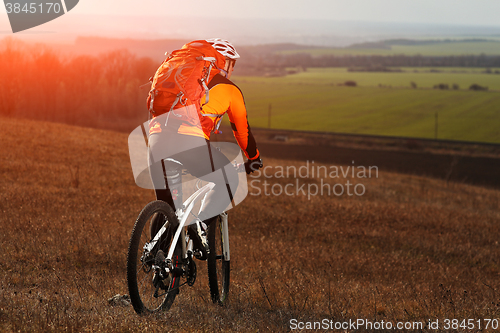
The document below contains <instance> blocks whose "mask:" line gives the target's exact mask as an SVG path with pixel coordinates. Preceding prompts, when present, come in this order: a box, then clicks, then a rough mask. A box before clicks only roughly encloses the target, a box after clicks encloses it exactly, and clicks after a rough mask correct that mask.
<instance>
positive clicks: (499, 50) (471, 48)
mask: <svg viewBox="0 0 500 333" xmlns="http://www.w3.org/2000/svg"><path fill="white" fill-rule="evenodd" d="M281 53H282V54H294V53H310V54H311V55H313V56H323V55H336V56H343V55H384V56H386V55H399V54H405V55H408V56H411V55H418V54H419V55H422V56H449V55H480V54H486V55H500V42H499V41H493V40H492V41H480V42H455V43H437V44H425V45H392V46H391V47H390V48H387V49H383V48H311V49H301V50H289V51H283V52H281Z"/></svg>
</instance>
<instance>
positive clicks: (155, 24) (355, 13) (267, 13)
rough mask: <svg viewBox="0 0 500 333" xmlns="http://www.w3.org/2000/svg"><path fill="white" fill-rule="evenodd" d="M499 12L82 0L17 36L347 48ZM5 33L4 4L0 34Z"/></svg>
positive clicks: (344, 2)
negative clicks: (218, 39) (214, 38)
mask: <svg viewBox="0 0 500 333" xmlns="http://www.w3.org/2000/svg"><path fill="white" fill-rule="evenodd" d="M2 12H3V13H2ZM87 14H92V15H94V16H93V17H88V16H87ZM131 16H134V17H131ZM151 16H154V17H151ZM499 17H500V0H304V1H302V0H300V1H298V0H245V1H243V0H238V1H235V0H80V2H79V3H78V5H77V6H76V7H75V8H74V9H73V10H72V11H71V12H69V13H68V14H67V15H64V16H62V17H60V18H58V19H56V20H53V21H51V22H48V23H46V24H43V25H40V26H38V27H35V28H33V29H29V30H27V31H24V32H22V33H20V34H18V35H17V36H19V37H22V38H36V39H40V40H41V39H42V38H44V39H49V38H53V39H61V40H62V39H67V40H73V39H74V36H82V35H83V36H89V35H90V36H107V37H119V38H141V39H143V38H149V39H154V38H157V39H158V38H177V39H183V38H184V39H195V38H205V37H206V36H217V37H220V36H224V38H227V39H231V40H233V41H234V42H241V43H246V44H259V43H275V42H293V43H298V44H306V45H322V46H346V45H350V44H353V43H359V42H363V41H376V40H380V39H389V38H418V37H422V38H433V37H439V38H442V37H443V36H445V37H450V36H451V37H453V36H484V35H488V36H500V19H499ZM181 18H182V19H181ZM201 18H202V19H201ZM224 18H225V19H224ZM256 19H261V20H256ZM315 20H316V21H315ZM346 21H348V22H346ZM361 22H371V23H369V24H366V23H363V24H361ZM386 23H397V24H386ZM414 23H416V24H414ZM457 26H460V27H457ZM484 26H489V28H487V29H484V28H483V27H484ZM41 33H44V35H40V37H38V36H37V35H36V34H41ZM50 33H51V34H52V36H49V34H50ZM8 34H11V32H10V26H9V21H8V18H7V14H6V13H5V7H4V6H2V5H0V38H1V37H2V35H8Z"/></svg>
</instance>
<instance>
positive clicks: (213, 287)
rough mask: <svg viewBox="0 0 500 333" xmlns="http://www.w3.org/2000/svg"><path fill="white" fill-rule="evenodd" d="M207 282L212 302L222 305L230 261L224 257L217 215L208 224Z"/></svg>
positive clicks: (226, 287) (219, 217)
mask: <svg viewBox="0 0 500 333" xmlns="http://www.w3.org/2000/svg"><path fill="white" fill-rule="evenodd" d="M207 233H208V244H209V246H210V254H209V255H208V260H207V267H208V284H209V286H210V294H211V296H212V302H214V303H216V304H219V305H223V304H224V302H225V301H226V299H227V295H228V293H229V273H230V262H229V260H226V259H227V258H225V257H224V250H223V242H224V241H225V240H224V237H223V233H222V218H221V216H220V215H219V216H217V217H216V218H215V220H214V221H212V222H211V223H210V225H209V226H208V232H207Z"/></svg>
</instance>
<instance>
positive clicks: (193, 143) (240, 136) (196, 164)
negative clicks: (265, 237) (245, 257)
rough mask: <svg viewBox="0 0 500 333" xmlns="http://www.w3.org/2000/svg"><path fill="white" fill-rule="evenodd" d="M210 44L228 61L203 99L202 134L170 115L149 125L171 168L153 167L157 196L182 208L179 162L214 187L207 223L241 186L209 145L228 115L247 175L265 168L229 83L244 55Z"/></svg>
mask: <svg viewBox="0 0 500 333" xmlns="http://www.w3.org/2000/svg"><path fill="white" fill-rule="evenodd" d="M206 41H207V42H208V43H209V44H211V45H212V46H213V47H214V48H215V50H217V51H218V52H219V53H220V54H222V55H223V56H224V57H225V59H226V61H225V66H224V69H223V70H221V73H219V74H217V75H215V76H214V77H213V78H212V80H211V81H210V82H209V83H208V85H207V86H208V88H209V99H208V103H205V102H206V101H205V97H204V98H203V99H202V101H201V103H202V109H201V114H202V117H201V127H202V129H203V133H204V134H200V133H201V131H197V130H196V129H194V130H193V129H190V128H189V126H190V125H189V124H186V123H185V122H183V121H182V120H179V119H176V118H175V117H173V116H172V117H171V116H169V115H168V117H169V118H167V122H166V124H164V123H163V122H159V121H158V122H155V119H153V121H152V122H151V124H150V137H149V146H150V149H151V150H152V151H153V154H155V153H156V154H157V155H158V156H162V158H164V157H169V158H168V159H167V160H168V162H167V164H165V162H163V164H160V163H155V164H153V165H151V166H150V174H151V177H152V180H153V183H154V184H155V192H156V198H157V199H158V200H163V201H166V202H167V203H169V204H170V205H171V206H172V207H173V208H174V209H176V208H179V207H180V205H181V204H182V200H178V198H177V194H178V193H177V192H176V191H177V190H176V188H177V187H178V185H179V182H180V180H179V174H178V172H177V171H176V167H175V166H176V165H175V164H176V163H178V164H179V165H180V164H182V167H183V168H186V169H188V171H189V172H190V173H191V174H192V175H193V176H195V177H197V178H200V179H203V180H205V181H210V182H213V183H215V187H214V189H213V193H212V195H211V197H210V198H209V200H208V202H207V203H206V204H205V205H204V207H206V208H205V209H204V210H203V211H202V212H201V213H200V214H199V215H198V219H199V220H200V221H203V222H204V223H205V225H208V224H209V223H210V222H211V221H212V218H213V217H215V216H217V215H219V214H220V213H222V212H223V211H224V210H225V209H226V208H227V207H228V205H229V204H230V203H231V200H232V193H234V191H235V188H236V187H237V186H238V175H237V173H236V170H234V168H232V167H231V168H225V167H226V166H227V165H228V164H230V161H229V160H228V159H227V157H226V156H225V155H224V154H222V153H221V152H220V151H218V150H217V149H214V148H213V147H212V146H211V145H210V143H209V142H210V132H211V131H212V130H213V129H214V128H218V125H219V122H220V120H221V118H222V116H223V115H224V114H225V113H227V114H228V116H229V121H230V123H231V128H232V130H233V134H234V136H235V138H236V141H237V142H238V145H239V146H240V148H241V150H242V151H243V153H244V154H245V156H246V157H247V158H248V160H247V161H246V162H245V171H246V172H247V173H251V172H253V171H255V170H257V169H259V168H262V161H261V159H260V153H259V150H258V149H257V144H256V142H255V139H254V137H253V135H252V132H251V130H250V126H249V124H248V120H247V111H246V107H245V102H244V99H243V94H242V93H241V90H240V89H239V88H238V87H237V86H236V85H235V84H234V83H233V82H232V81H230V77H231V74H232V72H233V70H234V66H235V63H236V60H237V59H238V58H240V56H239V54H238V53H237V52H236V49H235V48H234V46H233V45H231V43H229V42H228V41H226V40H223V39H220V38H214V39H208V40H206ZM207 147H208V149H207ZM164 161H165V160H164ZM177 169H178V168H177ZM217 170H222V173H220V172H219V173H217V172H216V171H217ZM169 172H170V173H169ZM176 172H177V173H176ZM165 178H166V179H167V180H168V182H167V184H165ZM181 199H182V198H181ZM197 233H198V235H199V236H200V239H199V240H200V241H201V243H202V244H201V245H202V246H201V248H200V250H202V251H203V250H206V249H207V248H208V245H207V242H206V238H205V234H204V230H197ZM197 245H199V244H197Z"/></svg>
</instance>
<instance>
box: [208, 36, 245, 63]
mask: <svg viewBox="0 0 500 333" xmlns="http://www.w3.org/2000/svg"><path fill="white" fill-rule="evenodd" d="M206 41H207V42H209V43H210V45H212V46H213V47H214V49H216V50H217V51H218V52H219V53H220V54H222V55H223V56H224V57H226V58H229V59H232V60H236V59H238V58H239V57H240V55H239V54H238V52H236V49H235V48H234V46H233V45H232V44H231V43H229V42H228V41H227V40H225V39H222V38H211V39H207V40H206Z"/></svg>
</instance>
